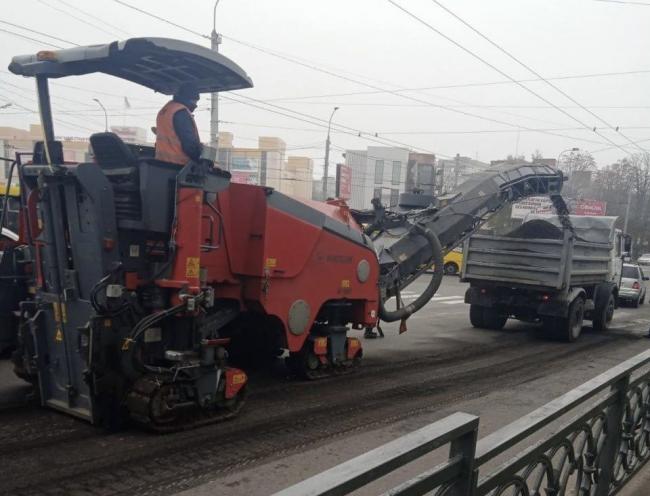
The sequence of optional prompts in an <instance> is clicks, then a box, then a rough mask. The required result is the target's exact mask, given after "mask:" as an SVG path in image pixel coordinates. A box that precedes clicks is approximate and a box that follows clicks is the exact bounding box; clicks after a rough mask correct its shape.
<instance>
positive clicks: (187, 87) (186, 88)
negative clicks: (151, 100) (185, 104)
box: [174, 83, 201, 102]
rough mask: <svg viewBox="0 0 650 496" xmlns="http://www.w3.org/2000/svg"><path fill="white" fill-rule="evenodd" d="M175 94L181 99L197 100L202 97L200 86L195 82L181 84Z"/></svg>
mask: <svg viewBox="0 0 650 496" xmlns="http://www.w3.org/2000/svg"><path fill="white" fill-rule="evenodd" d="M174 96H175V97H176V98H178V99H179V100H183V101H193V102H196V101H198V100H199V98H201V95H200V94H199V90H198V88H197V87H196V85H195V84H193V83H183V84H181V85H180V86H179V87H178V89H177V90H176V92H175V93H174Z"/></svg>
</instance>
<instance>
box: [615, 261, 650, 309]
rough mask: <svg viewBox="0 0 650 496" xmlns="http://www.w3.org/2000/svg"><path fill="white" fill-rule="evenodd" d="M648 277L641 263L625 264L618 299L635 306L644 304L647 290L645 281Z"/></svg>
mask: <svg viewBox="0 0 650 496" xmlns="http://www.w3.org/2000/svg"><path fill="white" fill-rule="evenodd" d="M648 279H650V278H648V277H646V275H645V274H644V273H643V268H641V266H640V265H636V264H624V265H623V277H622V279H621V288H620V289H619V292H618V299H619V300H621V301H625V302H627V303H631V304H632V306H633V307H635V308H636V307H638V306H639V305H643V303H645V295H646V292H647V289H646V285H645V281H647V280H648Z"/></svg>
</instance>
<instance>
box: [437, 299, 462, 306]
mask: <svg viewBox="0 0 650 496" xmlns="http://www.w3.org/2000/svg"><path fill="white" fill-rule="evenodd" d="M459 303H465V301H464V300H456V301H441V302H440V304H441V305H458V304H459Z"/></svg>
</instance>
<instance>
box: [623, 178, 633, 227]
mask: <svg viewBox="0 0 650 496" xmlns="http://www.w3.org/2000/svg"><path fill="white" fill-rule="evenodd" d="M632 189H633V188H632V187H630V188H629V189H628V191H627V207H625V224H624V226H623V234H627V220H628V219H629V218H630V203H632Z"/></svg>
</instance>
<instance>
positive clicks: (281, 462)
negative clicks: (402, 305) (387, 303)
mask: <svg viewBox="0 0 650 496" xmlns="http://www.w3.org/2000/svg"><path fill="white" fill-rule="evenodd" d="M423 287H424V282H420V281H418V282H416V283H415V284H414V285H413V286H412V287H411V288H409V289H411V290H412V292H413V293H415V294H417V293H418V290H419V289H420V288H423ZM465 288H466V285H464V284H461V283H459V282H458V280H457V279H456V278H449V277H447V278H445V282H444V284H443V286H442V287H441V290H440V291H439V292H438V294H437V295H436V296H437V298H435V299H434V301H433V302H432V303H430V304H429V305H428V306H427V307H426V308H425V309H424V310H422V311H421V312H420V313H418V314H416V315H414V316H413V317H412V318H411V319H410V320H409V330H408V332H407V333H406V334H402V335H397V332H396V329H395V327H396V326H386V329H385V331H386V338H385V339H383V340H372V341H368V340H365V341H364V352H365V356H366V358H365V360H366V363H365V364H364V365H368V362H375V361H379V360H390V359H391V356H394V355H395V354H396V353H407V354H409V355H411V356H413V358H414V359H415V358H416V357H417V356H418V354H420V353H423V352H424V350H427V349H428V347H429V346H431V343H435V348H436V349H437V350H439V353H440V354H441V355H444V354H445V353H446V352H448V353H450V354H451V353H454V352H456V351H457V350H458V349H462V348H467V347H472V346H475V345H477V344H478V345H479V346H480V345H484V346H486V347H488V346H492V345H494V344H495V343H498V342H500V341H501V342H503V345H504V351H503V356H501V357H500V358H501V359H503V358H505V355H512V354H517V353H520V354H522V355H525V354H527V353H530V352H531V351H532V350H534V349H535V348H543V349H544V350H545V352H546V353H549V354H552V353H557V354H558V355H559V354H562V353H564V352H566V351H567V350H570V349H571V347H577V345H584V344H585V343H589V344H595V343H597V342H598V341H599V340H601V339H602V338H603V336H602V335H598V334H596V333H594V332H593V331H592V330H591V329H590V328H586V329H585V331H584V334H583V335H582V336H581V339H580V342H579V343H576V344H567V343H550V342H547V341H545V340H544V339H539V336H537V335H535V330H534V326H530V325H527V324H521V323H518V322H516V321H515V322H513V321H510V322H509V323H508V324H507V326H506V328H505V329H504V330H503V331H498V332H497V331H482V330H476V329H473V328H472V327H471V326H470V325H469V321H468V320H469V319H468V306H467V305H465V304H464V303H458V302H459V301H462V295H463V294H464V290H465ZM454 297H456V298H454ZM649 326H650V305H645V306H643V307H641V308H639V309H632V308H620V309H618V310H617V312H616V316H615V325H614V327H615V329H613V330H611V331H609V333H608V335H607V338H608V339H611V342H608V343H606V344H605V345H603V346H601V347H595V348H591V347H588V348H586V349H583V350H579V351H578V350H576V353H575V356H571V355H570V356H569V357H567V359H566V360H560V361H559V363H553V362H552V363H551V364H550V365H547V364H540V368H539V369H538V370H534V368H533V370H525V371H522V375H521V377H519V378H518V379H517V380H515V381H514V382H513V381H511V380H509V379H506V380H505V381H504V383H503V384H502V385H501V386H500V385H499V384H497V385H496V386H493V385H488V386H487V387H486V388H485V390H480V389H479V391H478V392H476V391H475V390H468V391H467V397H463V391H462V388H463V385H461V384H459V391H458V393H459V396H458V398H457V399H455V400H452V401H451V402H444V403H441V404H439V405H436V403H435V401H433V402H432V403H431V404H430V408H428V409H425V410H423V411H421V412H420V413H417V414H414V415H413V416H409V417H408V418H403V419H399V420H397V421H394V422H392V421H388V422H386V423H385V424H384V425H381V426H379V427H376V426H373V425H371V426H369V427H368V429H367V430H365V431H362V432H355V433H353V434H351V435H347V434H345V435H342V436H340V437H339V438H335V439H332V440H331V441H330V442H324V443H321V444H319V445H318V446H315V447H311V448H310V447H309V446H305V448H304V450H299V451H296V452H294V453H290V454H279V455H278V456H275V457H273V459H272V460H270V461H268V462H267V463H263V464H261V465H258V464H255V465H254V466H251V467H242V469H241V470H237V471H234V472H232V473H230V474H227V475H223V476H220V477H218V478H215V479H214V480H212V481H210V482H209V483H207V484H203V485H201V486H198V487H195V488H192V489H190V490H188V491H185V492H182V493H180V494H181V495H182V496H207V495H214V494H228V495H232V496H239V495H241V496H244V495H246V496H249V495H258V494H259V495H264V494H272V493H273V492H275V491H278V490H280V489H283V488H285V487H287V486H289V485H291V484H295V483H297V482H300V481H301V480H303V479H306V478H308V477H310V476H312V475H315V474H317V473H319V472H321V471H323V470H326V469H328V468H330V467H332V466H335V465H337V464H339V463H342V462H344V461H347V460H349V459H351V458H354V457H355V456H358V455H360V454H362V453H364V452H365V451H368V450H370V449H373V448H376V447H378V446H381V445H382V444H384V443H387V442H389V441H392V440H394V439H396V438H397V437H399V436H401V435H404V434H407V433H409V432H412V431H414V430H416V429H419V428H421V427H423V426H425V425H427V424H429V423H431V422H434V421H437V420H440V419H442V418H444V417H445V416H447V415H450V414H452V413H454V412H466V413H470V414H473V415H476V416H479V417H480V430H479V439H480V438H482V437H484V436H485V435H487V434H489V433H491V432H493V431H495V430H497V429H499V428H501V427H503V426H505V425H506V424H508V423H509V422H512V421H514V420H516V419H518V418H520V417H521V416H523V415H525V414H527V413H529V412H531V411H532V410H534V409H536V408H537V407H539V406H541V405H543V404H544V403H546V402H548V401H550V400H552V399H554V398H556V397H557V396H560V395H562V394H564V393H566V392H567V391H570V390H571V389H572V388H574V387H576V386H578V385H580V384H582V383H583V382H585V381H587V380H589V379H592V378H593V377H595V376H597V375H598V374H600V373H602V372H605V371H606V370H607V369H609V368H611V367H613V366H616V365H618V364H619V363H620V362H621V361H624V360H626V359H628V358H630V357H632V356H634V355H636V354H638V353H640V352H642V351H645V350H647V349H648V347H650V340H648V339H647V338H646V337H645V336H646V334H647V332H648V327H649ZM513 343H515V345H514V348H510V346H511V345H513ZM506 346H508V349H507V350H506V349H505V348H506ZM499 354H500V353H499V351H498V349H497V350H495V351H494V352H492V353H490V355H491V356H495V357H498V355H499ZM477 365H478V364H477V363H476V362H472V360H471V358H470V359H469V360H467V361H463V360H460V361H458V362H457V361H456V360H451V361H450V363H449V364H448V365H447V366H446V367H445V368H447V369H451V368H453V367H456V366H460V367H466V368H468V369H471V368H473V367H476V366H477ZM489 373H490V372H489V369H488V374H489ZM494 373H495V375H496V374H497V373H498V372H497V370H494ZM381 380H382V377H381V375H378V376H377V381H381ZM403 381H404V383H409V382H410V378H409V372H408V370H405V371H404V376H403ZM331 421H332V422H337V420H336V419H334V418H333V419H332V420H331ZM292 434H293V433H292V432H287V435H288V436H291V435H292ZM510 453H513V452H510ZM445 456H446V453H443V452H440V451H438V452H437V453H436V454H434V455H433V456H429V457H426V458H425V459H423V460H422V461H420V462H413V463H411V464H409V466H408V467H407V468H405V469H402V470H400V471H399V473H396V474H391V475H389V476H386V477H384V478H382V479H381V480H380V481H379V482H378V483H375V484H373V485H371V486H369V487H367V488H366V489H365V490H360V491H358V492H355V494H369V495H370V494H378V493H381V492H384V491H386V490H388V489H390V488H391V487H394V486H396V485H397V484H399V483H401V482H403V481H404V480H406V479H407V478H409V477H413V476H415V475H417V474H419V473H421V472H423V471H425V470H427V469H430V468H432V467H433V466H435V464H437V463H439V462H441V461H444V459H445ZM493 466H494V464H492V467H490V466H488V470H486V471H482V472H481V475H482V476H483V475H486V474H487V473H488V472H489V469H490V468H493ZM637 477H638V481H635V482H636V483H635V484H631V485H630V488H629V490H628V491H627V492H625V493H623V494H626V496H647V495H648V494H650V489H648V487H649V486H646V485H644V484H643V483H642V482H641V481H643V480H646V481H647V480H650V466H648V467H646V469H645V470H644V471H643V472H642V473H641V474H639V475H638V476H637Z"/></svg>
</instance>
